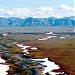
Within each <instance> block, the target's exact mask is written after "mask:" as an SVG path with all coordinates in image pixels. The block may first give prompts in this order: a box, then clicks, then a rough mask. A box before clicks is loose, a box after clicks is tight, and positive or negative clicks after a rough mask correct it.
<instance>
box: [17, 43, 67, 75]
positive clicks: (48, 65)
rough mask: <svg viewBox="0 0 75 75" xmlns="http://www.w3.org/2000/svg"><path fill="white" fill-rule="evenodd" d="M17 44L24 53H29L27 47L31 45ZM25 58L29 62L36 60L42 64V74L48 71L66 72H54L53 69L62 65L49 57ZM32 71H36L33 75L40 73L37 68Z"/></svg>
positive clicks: (53, 73) (44, 74)
mask: <svg viewBox="0 0 75 75" xmlns="http://www.w3.org/2000/svg"><path fill="white" fill-rule="evenodd" d="M16 45H17V46H18V47H20V48H21V49H22V50H23V52H24V55H28V54H29V51H28V49H27V48H29V47H30V46H24V45H23V44H16ZM31 49H34V50H36V49H37V48H36V47H34V48H31ZM25 59H27V61H29V62H33V61H34V62H37V63H38V64H40V66H42V68H43V71H42V75H46V73H49V74H50V75H56V74H64V72H52V70H54V69H59V68H60V67H59V65H57V64H55V62H52V61H49V60H48V58H43V59H32V58H27V57H26V58H25ZM24 65H25V64H24V63H23V64H22V66H24ZM30 69H31V68H30ZM32 70H33V69H32ZM32 72H33V73H35V74H33V75H38V74H37V72H36V70H33V71H32ZM64 75H66V74H64Z"/></svg>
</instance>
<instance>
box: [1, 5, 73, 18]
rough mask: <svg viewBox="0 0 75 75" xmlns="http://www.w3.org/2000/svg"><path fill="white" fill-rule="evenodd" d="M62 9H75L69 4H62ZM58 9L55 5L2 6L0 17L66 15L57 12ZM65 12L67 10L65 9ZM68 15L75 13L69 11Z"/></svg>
mask: <svg viewBox="0 0 75 75" xmlns="http://www.w3.org/2000/svg"><path fill="white" fill-rule="evenodd" d="M59 8H60V9H64V10H73V8H72V7H69V6H67V5H60V7H59ZM56 10H58V9H55V10H54V9H53V7H40V8H35V9H34V8H33V9H28V8H15V9H2V8H0V17H6V18H7V17H17V18H27V17H35V18H37V17H38V18H46V17H52V16H54V17H64V16H66V15H63V13H62V12H61V13H59V12H55V11H56ZM64 13H65V11H64ZM67 15H73V12H72V13H69V14H67Z"/></svg>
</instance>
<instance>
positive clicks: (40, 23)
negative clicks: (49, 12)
mask: <svg viewBox="0 0 75 75" xmlns="http://www.w3.org/2000/svg"><path fill="white" fill-rule="evenodd" d="M72 26H73V27H75V16H71V17H63V18H55V17H49V18H32V17H29V18H26V19H21V18H15V17H11V18H2V17H0V27H72Z"/></svg>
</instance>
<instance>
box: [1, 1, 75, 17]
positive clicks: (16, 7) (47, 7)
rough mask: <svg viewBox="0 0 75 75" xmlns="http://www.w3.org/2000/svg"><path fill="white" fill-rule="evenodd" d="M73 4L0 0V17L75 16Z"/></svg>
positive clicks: (69, 2) (70, 2)
mask: <svg viewBox="0 0 75 75" xmlns="http://www.w3.org/2000/svg"><path fill="white" fill-rule="evenodd" d="M74 2H75V0H0V17H18V18H27V17H35V18H37V17H38V18H47V17H58V18H60V17H68V16H75V14H74V8H75V7H74Z"/></svg>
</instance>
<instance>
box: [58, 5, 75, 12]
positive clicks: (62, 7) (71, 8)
mask: <svg viewBox="0 0 75 75" xmlns="http://www.w3.org/2000/svg"><path fill="white" fill-rule="evenodd" d="M59 9H63V10H70V11H74V7H70V6H68V5H66V4H62V5H60V6H59Z"/></svg>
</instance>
